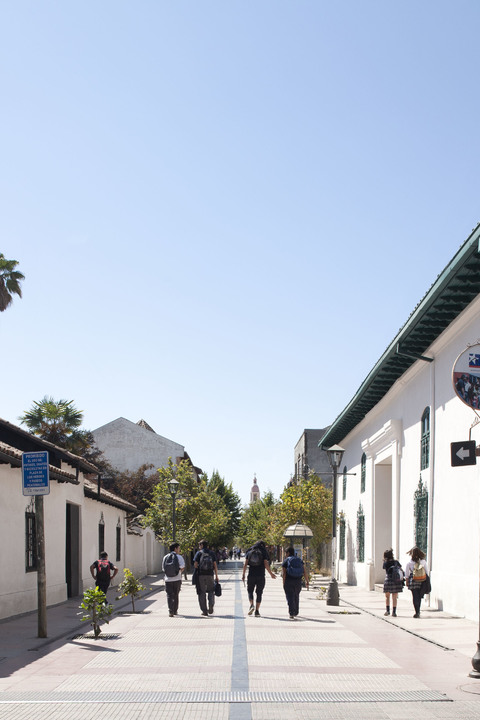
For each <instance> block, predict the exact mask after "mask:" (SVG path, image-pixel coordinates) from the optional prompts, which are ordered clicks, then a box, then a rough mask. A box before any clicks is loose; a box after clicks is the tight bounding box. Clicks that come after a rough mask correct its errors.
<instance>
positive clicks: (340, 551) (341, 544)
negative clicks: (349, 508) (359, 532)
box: [338, 517, 345, 560]
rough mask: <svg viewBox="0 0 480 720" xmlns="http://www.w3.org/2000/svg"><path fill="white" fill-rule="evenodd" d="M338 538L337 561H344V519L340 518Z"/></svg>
mask: <svg viewBox="0 0 480 720" xmlns="http://www.w3.org/2000/svg"><path fill="white" fill-rule="evenodd" d="M339 530H340V537H339V544H338V559H339V560H345V518H344V517H341V518H340V527H339Z"/></svg>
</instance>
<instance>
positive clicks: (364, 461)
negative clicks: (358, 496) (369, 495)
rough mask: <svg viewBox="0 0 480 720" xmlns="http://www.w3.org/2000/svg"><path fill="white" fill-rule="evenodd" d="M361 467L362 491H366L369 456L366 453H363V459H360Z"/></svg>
mask: <svg viewBox="0 0 480 720" xmlns="http://www.w3.org/2000/svg"><path fill="white" fill-rule="evenodd" d="M360 469H361V474H360V492H361V493H364V492H365V485H366V481H367V456H366V455H365V453H363V455H362V459H361V460H360Z"/></svg>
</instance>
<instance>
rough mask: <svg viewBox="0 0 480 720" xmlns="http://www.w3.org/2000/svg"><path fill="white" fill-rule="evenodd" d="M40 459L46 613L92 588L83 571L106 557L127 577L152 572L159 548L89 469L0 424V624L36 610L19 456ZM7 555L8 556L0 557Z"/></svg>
mask: <svg viewBox="0 0 480 720" xmlns="http://www.w3.org/2000/svg"><path fill="white" fill-rule="evenodd" d="M45 450H46V451H48V453H49V475H50V492H49V494H48V495H45V497H44V499H43V506H44V536H45V566H46V585H47V587H46V592H47V605H55V604H57V603H60V602H63V601H65V600H66V599H67V598H68V597H76V596H77V595H81V594H82V593H83V591H84V589H85V588H87V587H91V586H92V585H93V581H92V577H91V574H90V570H89V568H90V565H91V563H92V562H93V561H94V560H96V559H98V557H99V553H100V551H101V550H106V551H107V552H108V554H109V557H110V560H112V562H113V563H114V564H115V565H116V566H117V567H118V568H119V571H120V573H119V575H118V576H117V578H118V582H119V581H120V580H121V579H122V577H123V572H122V571H123V569H124V568H126V567H128V568H129V569H130V570H131V571H132V572H133V574H134V575H135V576H137V577H144V576H145V575H147V574H149V573H154V572H160V570H161V561H162V557H163V547H162V546H161V545H160V544H159V543H157V542H156V541H155V537H154V534H153V532H152V530H150V529H143V528H141V527H139V525H138V524H137V522H136V519H135V518H136V516H137V515H138V510H137V508H136V507H135V506H134V505H132V504H131V503H129V502H127V501H125V500H123V498H121V497H118V496H117V495H115V494H114V493H111V492H109V491H107V490H104V489H103V488H102V487H101V484H100V483H99V480H98V472H97V470H96V468H95V467H94V466H92V465H91V464H90V463H88V462H86V461H85V460H84V459H83V458H80V457H78V456H76V455H73V454H72V453H69V452H68V451H66V450H64V449H63V448H59V447H57V446H55V445H53V444H52V443H49V442H45V441H43V440H41V439H40V438H38V437H35V436H34V435H31V434H30V433H28V432H26V431H24V430H22V429H21V428H19V427H17V426H15V425H12V424H11V423H9V422H7V421H5V420H1V419H0V486H1V488H2V503H0V545H1V547H2V548H4V551H3V552H2V555H1V566H0V572H1V577H2V583H1V584H0V618H6V617H10V616H12V615H17V614H20V613H24V612H29V611H32V610H35V609H36V607H37V547H36V526H37V520H36V513H35V501H34V498H33V497H31V496H25V495H23V492H22V455H23V453H26V452H39V451H45ZM7 548H8V550H7Z"/></svg>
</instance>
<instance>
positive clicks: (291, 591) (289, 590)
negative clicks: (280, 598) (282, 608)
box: [283, 575, 302, 617]
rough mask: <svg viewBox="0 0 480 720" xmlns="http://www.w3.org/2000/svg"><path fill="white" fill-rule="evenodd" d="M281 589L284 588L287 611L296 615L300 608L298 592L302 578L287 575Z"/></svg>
mask: <svg viewBox="0 0 480 720" xmlns="http://www.w3.org/2000/svg"><path fill="white" fill-rule="evenodd" d="M283 589H284V590H285V597H286V598H287V603H288V612H289V614H290V615H293V616H294V617H297V615H298V613H299V610H300V592H301V590H302V578H301V577H299V578H292V577H288V575H287V577H286V578H285V585H284V586H283Z"/></svg>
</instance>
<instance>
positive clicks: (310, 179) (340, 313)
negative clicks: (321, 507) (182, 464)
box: [0, 0, 480, 501]
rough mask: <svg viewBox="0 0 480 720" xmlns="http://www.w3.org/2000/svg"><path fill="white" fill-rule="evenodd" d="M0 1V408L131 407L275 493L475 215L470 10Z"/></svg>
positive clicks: (352, 2) (111, 413)
mask: <svg viewBox="0 0 480 720" xmlns="http://www.w3.org/2000/svg"><path fill="white" fill-rule="evenodd" d="M0 18H1V19H0V80H1V97H2V112H1V113H0V138H1V139H0V143H1V154H0V158H1V160H0V198H1V199H0V203H1V212H0V252H3V253H4V254H5V256H6V257H7V258H10V259H11V258H14V259H16V260H18V261H19V263H20V265H19V269H21V271H22V272H23V273H24V274H25V276H26V279H25V282H24V284H23V291H24V297H23V299H22V300H16V301H15V302H14V305H13V306H12V307H11V308H9V309H8V310H7V311H6V312H4V313H2V314H1V316H0V333H1V348H2V353H1V365H2V393H1V395H2V403H1V412H0V416H1V417H3V418H5V419H7V420H10V421H11V422H18V416H19V415H20V414H21V413H22V412H23V411H25V410H26V409H28V408H29V407H30V406H31V404H32V402H33V400H39V399H41V398H42V397H43V396H44V395H45V394H47V395H52V396H53V397H55V398H57V399H59V398H66V399H73V400H74V402H75V404H76V406H77V407H78V408H79V409H80V410H83V411H84V415H85V423H84V426H85V427H86V428H89V429H94V428H96V427H98V426H100V425H103V424H105V423H107V422H110V421H111V420H114V419H115V418H117V417H119V416H123V417H125V418H128V419H129V420H131V421H133V422H136V421H138V420H139V419H141V418H144V419H145V420H146V421H147V422H148V423H149V424H150V425H151V426H152V427H153V428H154V430H155V431H156V432H158V433H159V434H161V435H164V436H166V437H168V438H170V439H172V440H175V441H177V442H180V443H182V444H183V445H185V447H186V450H187V452H188V453H189V454H190V456H191V457H192V459H193V461H194V463H195V464H196V465H199V466H200V467H202V468H203V469H204V470H205V471H206V472H208V473H211V472H212V470H213V469H218V471H219V472H220V474H221V475H222V476H224V477H225V479H226V481H227V482H232V484H233V486H234V489H235V490H236V491H237V492H238V493H239V494H240V496H241V498H242V500H243V501H247V500H248V497H249V490H250V486H251V483H252V478H253V474H254V472H256V473H257V478H258V482H259V485H260V489H261V491H262V492H263V491H265V490H267V489H271V490H272V491H273V492H274V493H275V495H277V496H278V495H279V494H280V492H281V491H282V489H283V487H284V485H285V483H286V482H288V480H289V478H290V473H291V472H292V471H293V448H294V445H295V443H296V442H297V440H298V438H299V437H300V435H301V433H302V431H303V429H304V428H315V427H317V428H318V427H325V426H326V425H328V424H329V423H330V422H331V421H332V420H333V419H334V418H335V417H336V416H337V415H338V414H339V413H340V412H341V410H342V409H343V407H344V406H345V405H346V403H347V402H348V401H349V400H350V398H351V397H352V396H353V395H354V393H355V392H356V390H357V388H358V387H359V385H360V384H361V382H362V380H363V379H364V377H365V376H366V375H367V373H368V372H369V370H370V369H371V367H372V366H373V365H374V363H375V362H376V361H377V359H378V358H379V357H380V355H381V354H382V352H383V351H384V349H385V348H386V346H387V345H388V344H389V343H390V341H391V340H392V339H393V337H394V336H395V334H396V333H397V331H398V329H399V328H400V327H401V326H402V325H403V324H404V322H405V321H406V320H407V317H408V315H409V314H410V312H411V311H412V310H413V308H414V307H415V305H416V304H417V302H418V301H419V300H420V298H421V297H422V296H423V295H424V293H425V292H426V290H427V289H428V287H429V286H430V285H431V283H432V282H433V281H434V280H435V278H436V276H437V275H438V273H439V272H440V271H441V270H442V269H443V268H444V266H445V265H446V264H447V263H448V262H449V260H450V259H451V258H452V257H453V255H454V253H455V252H456V251H457V249H458V247H459V246H460V245H461V244H462V243H463V241H464V240H465V239H466V238H467V236H468V235H469V233H470V231H471V229H472V228H473V227H474V226H475V225H476V224H477V222H478V221H479V220H480V208H479V184H480V181H479V163H478V159H479V150H480V132H479V117H480V83H479V77H480V72H479V70H480V68H479V53H478V37H477V36H478V28H479V27H480V3H478V0H457V2H455V3H452V2H446V1H444V0H435V1H433V0H423V1H422V2H413V1H410V2H408V1H407V2H403V3H393V2H385V0H378V1H376V2H373V1H371V0H364V1H363V2H359V0H346V1H344V2H341V1H340V2H331V1H329V2H326V1H323V0H295V1H293V0H256V1H255V2H253V0H250V1H248V0H228V2H226V1H225V0H217V1H215V0H203V1H202V2H199V1H198V0H176V1H175V2H172V1H171V0H168V1H167V0H143V1H141V2H135V3H134V2H125V1H117V0H116V1H115V2H113V1H111V0H102V2H91V1H86V2H82V3H72V2H62V1H61V0H58V1H57V2H48V1H47V2H43V1H42V2H38V1H37V0H29V1H25V0H20V1H19V2H10V3H8V2H3V3H2V6H1V16H0Z"/></svg>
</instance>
